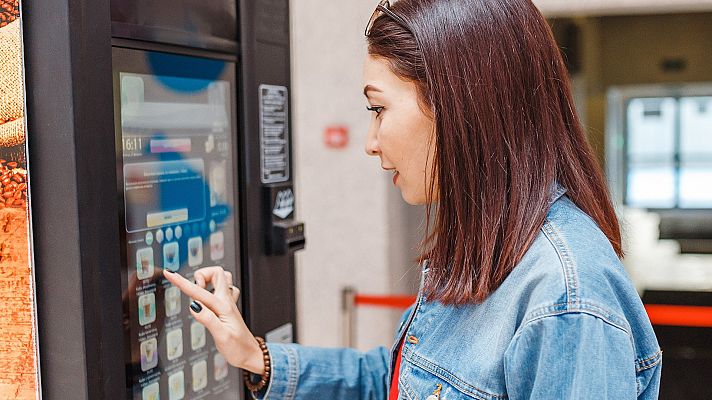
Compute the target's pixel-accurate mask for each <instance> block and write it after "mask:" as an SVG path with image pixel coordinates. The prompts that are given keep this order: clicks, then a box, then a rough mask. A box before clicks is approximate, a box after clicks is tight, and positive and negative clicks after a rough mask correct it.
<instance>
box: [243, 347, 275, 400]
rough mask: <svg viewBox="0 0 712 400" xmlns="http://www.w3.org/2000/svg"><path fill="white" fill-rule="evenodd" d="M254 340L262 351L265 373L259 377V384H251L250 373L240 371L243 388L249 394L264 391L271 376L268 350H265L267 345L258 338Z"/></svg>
mask: <svg viewBox="0 0 712 400" xmlns="http://www.w3.org/2000/svg"><path fill="white" fill-rule="evenodd" d="M255 340H257V343H259V345H260V350H262V358H263V359H264V362H265V373H264V374H263V375H262V376H261V377H260V381H259V382H257V383H252V379H251V376H250V372H249V371H247V370H244V369H243V370H242V378H243V380H244V381H245V386H247V389H248V390H249V391H251V392H259V391H260V390H262V389H264V387H265V386H267V382H269V377H270V374H271V368H270V366H271V362H270V358H269V350H267V343H265V340H264V339H262V338H261V337H259V336H255Z"/></svg>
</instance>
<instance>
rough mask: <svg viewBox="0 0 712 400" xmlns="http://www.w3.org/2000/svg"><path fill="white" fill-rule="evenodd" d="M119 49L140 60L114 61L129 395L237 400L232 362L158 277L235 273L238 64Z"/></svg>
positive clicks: (176, 292) (184, 302)
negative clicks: (218, 270)
mask: <svg viewBox="0 0 712 400" xmlns="http://www.w3.org/2000/svg"><path fill="white" fill-rule="evenodd" d="M117 53H118V54H117ZM122 53H124V54H127V55H130V56H131V57H128V56H127V58H126V60H130V59H131V58H132V57H133V59H134V60H139V61H143V62H138V63H137V62H133V63H130V62H128V61H127V62H126V64H127V66H126V67H125V68H123V67H121V65H120V62H116V61H115V68H117V63H118V64H119V66H118V68H119V70H118V71H115V85H116V86H118V87H117V88H118V92H119V96H117V119H118V121H117V130H118V131H119V132H118V137H117V145H118V144H119V141H120V146H121V147H120V149H121V154H120V156H119V157H118V161H119V162H118V163H117V164H118V165H117V166H118V168H119V169H118V172H119V176H120V182H119V194H120V197H121V198H122V200H123V201H122V204H123V210H122V213H121V216H120V217H121V222H122V226H123V228H124V229H123V233H122V237H123V243H122V245H123V248H124V249H125V257H124V258H125V265H124V268H125V273H124V274H123V276H124V279H125V282H124V283H123V288H124V315H125V320H126V325H128V326H126V335H127V340H126V345H127V347H128V348H129V349H130V350H129V351H130V354H129V355H127V358H128V359H129V360H130V362H129V363H127V380H128V382H127V389H128V390H127V392H128V396H129V398H132V399H136V400H139V399H141V400H159V399H169V400H178V399H238V398H240V394H239V393H238V392H239V391H240V388H241V386H240V385H238V382H239V376H238V375H239V374H238V370H236V369H234V368H232V367H229V366H228V364H227V362H226V361H225V359H224V358H223V357H222V356H221V355H220V354H219V353H218V352H217V350H216V349H215V346H214V344H213V342H212V338H211V337H210V334H209V332H208V331H207V330H206V329H205V327H203V325H201V324H200V323H198V322H196V321H195V320H194V319H193V318H192V316H191V315H190V313H189V311H188V306H189V303H190V299H188V298H187V297H186V296H184V295H182V294H181V292H180V291H179V290H178V289H177V288H175V287H173V286H172V285H171V284H170V283H168V281H166V280H165V279H164V278H163V276H162V270H163V269H169V270H172V271H177V272H178V273H180V274H182V275H183V276H185V277H187V278H189V279H192V275H193V274H194V272H195V270H197V269H198V268H201V267H204V266H210V265H220V266H222V267H224V268H225V269H227V270H229V271H232V272H233V276H239V274H238V273H237V271H236V260H237V254H236V242H237V241H236V233H235V232H236V231H235V226H236V221H235V207H236V206H235V201H234V197H235V193H234V188H235V184H236V183H235V176H234V174H233V171H234V168H235V165H236V163H235V160H234V149H235V147H234V143H233V136H234V121H233V120H232V119H233V117H232V115H233V111H232V109H233V108H234V104H232V101H231V99H232V98H234V95H233V93H234V87H233V85H234V79H233V78H232V77H231V76H230V75H231V72H232V73H234V67H233V66H232V64H230V63H226V62H222V61H212V60H205V61H204V62H205V63H208V64H210V65H206V68H208V67H209V68H208V69H209V70H211V71H214V72H215V71H217V72H219V73H217V74H213V75H214V76H210V77H203V76H200V74H201V73H203V72H204V71H205V70H206V69H205V68H200V62H199V61H200V59H193V58H190V59H189V61H190V63H189V64H188V65H189V66H191V68H181V67H180V63H181V62H182V61H186V60H188V57H182V56H170V55H163V56H160V54H157V53H149V52H140V51H130V50H125V49H120V50H115V53H114V57H115V58H116V57H117V55H118V56H121V55H122ZM161 57H163V58H161ZM156 60H158V61H156ZM156 62H159V63H160V65H158V66H157V65H156ZM215 63H218V64H223V65H224V66H225V68H224V69H223V70H219V69H216V65H215ZM228 66H229V67H230V68H227V67H228ZM172 67H174V69H175V74H172V70H171V68H172ZM152 69H157V70H159V71H157V72H154V73H151V72H152ZM193 72H195V74H196V76H191V73H193ZM236 284H238V283H237V282H236Z"/></svg>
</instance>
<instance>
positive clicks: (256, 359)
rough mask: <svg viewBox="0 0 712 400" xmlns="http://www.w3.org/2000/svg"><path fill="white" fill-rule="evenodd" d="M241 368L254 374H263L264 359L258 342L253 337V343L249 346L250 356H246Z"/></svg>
mask: <svg viewBox="0 0 712 400" xmlns="http://www.w3.org/2000/svg"><path fill="white" fill-rule="evenodd" d="M242 369H244V370H247V371H250V372H252V373H253V374H255V375H264V374H265V359H264V354H263V353H262V349H261V348H260V344H259V342H258V341H257V340H256V339H255V340H254V341H253V345H252V346H250V356H249V357H248V358H247V361H246V363H245V365H243V366H242Z"/></svg>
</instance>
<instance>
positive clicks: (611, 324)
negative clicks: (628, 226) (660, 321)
mask: <svg viewBox="0 0 712 400" xmlns="http://www.w3.org/2000/svg"><path fill="white" fill-rule="evenodd" d="M563 191H564V190H563V189H561V190H557V191H556V193H555V195H554V197H553V198H552V201H553V204H552V206H551V208H550V211H549V213H548V215H547V218H546V220H545V222H544V225H543V226H542V227H541V230H540V232H539V234H538V236H537V237H536V239H535V241H534V242H533V244H532V245H531V247H530V248H529V250H528V251H527V252H526V254H525V256H524V257H523V259H522V260H521V261H520V262H519V263H518V265H517V266H516V267H515V268H514V270H513V271H512V272H511V274H510V275H509V276H508V277H507V278H506V280H505V281H504V282H503V283H502V285H501V286H500V287H499V288H498V289H497V290H496V291H495V292H494V293H492V294H491V295H490V296H489V297H488V298H487V299H486V300H485V301H484V302H483V303H480V304H472V305H466V306H458V307H455V306H446V305H443V304H441V303H439V302H437V301H430V300H428V299H427V298H426V296H424V295H423V293H422V282H423V278H424V277H425V274H427V265H426V266H425V267H424V268H423V273H422V274H423V275H422V277H421V289H420V292H421V293H419V295H418V298H417V301H416V303H415V304H414V305H413V306H412V307H411V308H410V309H408V310H407V311H406V312H405V314H404V316H403V318H402V319H401V323H400V327H399V328H398V331H397V335H396V338H395V342H394V345H393V347H392V348H391V349H390V350H388V349H386V348H376V349H373V350H371V351H368V352H359V351H356V350H353V349H326V348H314V347H305V346H300V345H297V344H277V343H270V344H268V348H269V352H270V356H271V362H272V378H271V382H270V385H269V387H268V389H267V391H266V393H262V394H261V395H260V396H258V398H268V399H318V400H331V399H335V400H340V399H354V400H356V399H369V400H371V399H372V400H381V399H386V398H387V393H388V389H389V386H390V382H391V374H392V373H393V371H392V369H393V367H394V365H395V358H396V356H397V354H396V349H397V348H398V344H399V343H400V341H401V339H405V340H404V342H403V359H402V362H401V367H400V371H399V374H400V375H399V380H398V386H399V392H400V395H399V399H407V400H425V399H428V400H432V399H440V400H460V399H463V400H464V399H481V400H485V399H487V400H503V399H636V398H637V399H657V398H658V390H659V385H660V370H661V361H662V354H661V351H660V348H659V346H658V343H657V340H656V338H655V334H654V333H653V329H652V327H651V324H650V321H649V319H648V317H647V314H646V312H645V309H644V308H643V305H642V302H641V300H640V297H639V296H638V294H637V293H636V291H635V289H634V288H633V285H632V283H631V281H630V278H629V277H628V275H627V274H626V272H625V271H624V269H623V266H622V264H621V262H620V261H619V259H618V257H617V256H616V254H615V252H614V251H613V248H612V247H611V245H610V243H609V242H608V240H607V239H606V237H605V236H604V235H603V233H602V232H601V231H600V230H599V228H598V227H597V225H596V224H595V223H594V222H593V221H592V220H591V219H590V218H589V217H588V216H587V215H586V214H585V213H583V212H582V211H581V210H580V209H579V208H578V207H576V205H575V204H574V203H573V202H572V201H571V200H569V199H568V198H567V197H566V196H563ZM438 388H439V390H438ZM429 396H433V397H429Z"/></svg>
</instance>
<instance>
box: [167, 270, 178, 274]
mask: <svg viewBox="0 0 712 400" xmlns="http://www.w3.org/2000/svg"><path fill="white" fill-rule="evenodd" d="M166 271H168V272H170V273H171V274H175V273H176V271H173V270H170V269H167V270H166Z"/></svg>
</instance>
